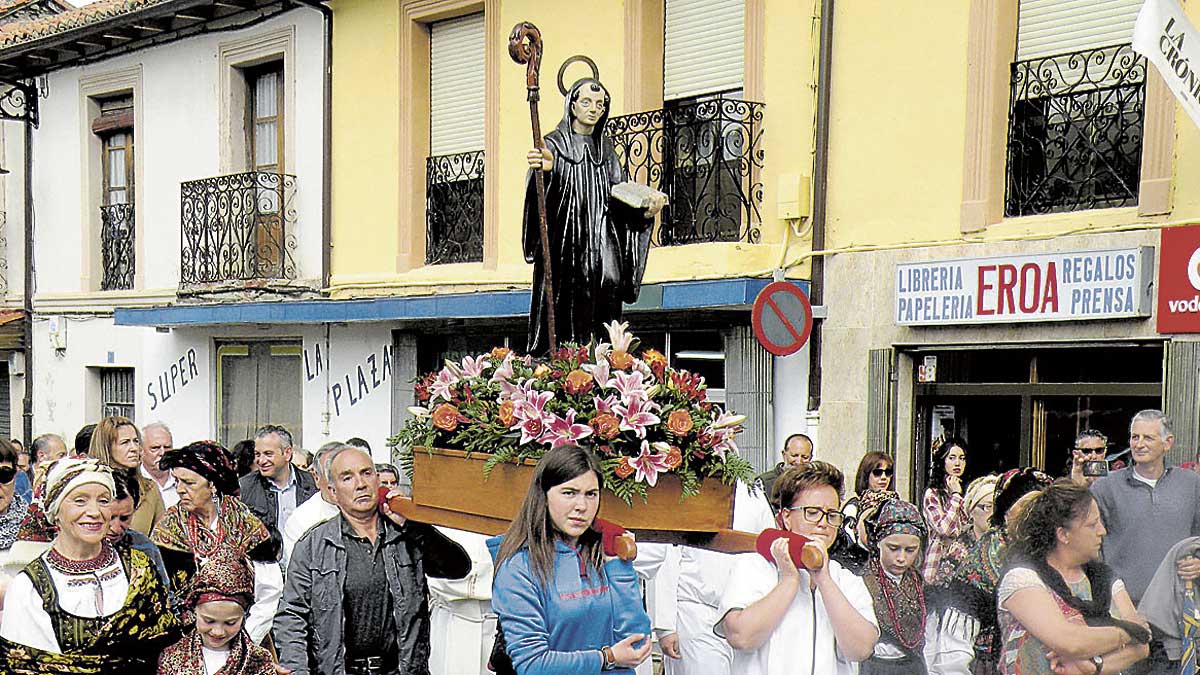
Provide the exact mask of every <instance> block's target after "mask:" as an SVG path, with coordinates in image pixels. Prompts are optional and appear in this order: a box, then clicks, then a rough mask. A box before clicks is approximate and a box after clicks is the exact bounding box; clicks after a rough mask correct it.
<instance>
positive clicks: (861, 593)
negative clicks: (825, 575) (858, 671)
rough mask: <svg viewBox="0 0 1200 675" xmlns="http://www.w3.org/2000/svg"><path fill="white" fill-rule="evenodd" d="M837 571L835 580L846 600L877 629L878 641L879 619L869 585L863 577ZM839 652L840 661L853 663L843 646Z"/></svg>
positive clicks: (877, 637) (877, 638) (849, 572)
mask: <svg viewBox="0 0 1200 675" xmlns="http://www.w3.org/2000/svg"><path fill="white" fill-rule="evenodd" d="M835 564H836V563H835ZM833 571H835V570H832V569H831V570H830V572H833ZM837 571H839V572H840V574H838V575H837V576H836V577H834V580H835V581H837V586H838V588H839V589H841V591H842V595H844V596H846V600H848V601H849V602H850V606H851V607H853V608H854V609H855V611H857V612H858V615H859V616H861V617H862V618H864V619H866V620H867V622H868V623H870V624H871V625H872V626H874V627H875V639H876V640H877V641H878V640H879V619H877V618H876V617H875V600H874V598H872V597H871V591H868V590H867V585H866V584H865V583H863V580H862V577H860V576H857V575H855V574H854V573H853V572H851V571H849V570H846V569H841V570H837ZM835 644H836V641H835ZM837 652H838V659H839V660H841V661H843V662H845V663H851V661H850V659H849V658H847V657H846V655H845V654H843V653H842V646H841V645H840V644H838V645H837Z"/></svg>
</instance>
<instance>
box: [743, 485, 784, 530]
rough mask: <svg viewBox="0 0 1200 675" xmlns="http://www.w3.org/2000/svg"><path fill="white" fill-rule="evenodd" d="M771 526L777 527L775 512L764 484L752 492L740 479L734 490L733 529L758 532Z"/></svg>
mask: <svg viewBox="0 0 1200 675" xmlns="http://www.w3.org/2000/svg"><path fill="white" fill-rule="evenodd" d="M771 527H775V513H774V512H773V511H771V504H770V502H768V501H767V496H766V494H764V491H763V488H762V485H758V486H757V489H756V490H755V491H754V492H753V493H751V492H750V488H749V487H747V486H746V484H745V483H743V482H741V481H738V483H737V487H736V488H735V489H734V492H733V529H735V530H738V531H741V532H752V533H755V534H757V533H759V532H762V531H763V530H765V529H767V528H771Z"/></svg>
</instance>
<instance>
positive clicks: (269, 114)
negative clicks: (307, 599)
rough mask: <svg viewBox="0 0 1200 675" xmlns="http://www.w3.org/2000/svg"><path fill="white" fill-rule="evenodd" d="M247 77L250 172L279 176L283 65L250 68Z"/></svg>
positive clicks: (281, 156) (280, 62)
mask: <svg viewBox="0 0 1200 675" xmlns="http://www.w3.org/2000/svg"><path fill="white" fill-rule="evenodd" d="M245 77H246V90H247V91H246V134H247V139H246V151H247V152H248V153H249V157H248V161H247V165H248V166H249V167H250V170H251V171H270V172H272V173H282V172H283V170H284V168H283V167H284V161H283V160H284V157H283V147H284V145H283V140H284V139H283V135H284V134H283V109H284V102H283V62H282V61H276V62H274V63H269V64H266V65H262V66H256V67H254V68H249V69H247V70H246V73H245Z"/></svg>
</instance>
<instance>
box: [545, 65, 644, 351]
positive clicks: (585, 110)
mask: <svg viewBox="0 0 1200 675" xmlns="http://www.w3.org/2000/svg"><path fill="white" fill-rule="evenodd" d="M609 101H610V98H609V94H608V91H607V90H606V89H605V88H604V85H602V84H600V81H599V80H598V79H596V78H584V79H581V80H579V81H578V82H576V83H575V84H574V85H573V86H572V87H571V89H570V90H569V91H568V92H567V93H566V101H565V105H564V108H565V111H564V113H563V118H562V121H561V122H559V123H558V126H557V127H555V129H554V130H553V131H551V132H550V133H548V134H546V136H545V146H546V147H545V148H544V149H542V150H538V149H534V150H531V151H529V153H528V160H529V166H530V174H529V179H528V180H526V190H525V228H524V237H523V241H524V248H525V261H526V262H530V263H533V296H532V298H531V300H530V308H529V344H528V353H530V354H535V355H541V354H545V353H546V352H547V351H548V350H549V348H550V340H549V335H548V328H547V316H548V312H551V311H553V312H554V323H555V332H556V336H555V337H556V340H557V341H558V342H560V343H564V342H575V343H578V344H586V343H587V342H589V341H590V340H592V339H593V338H595V337H596V336H598V335H604V334H605V333H604V329H603V325H604V324H605V323H607V322H609V321H613V320H615V319H619V318H620V317H621V304H622V303H624V302H634V301H636V300H637V297H638V291H639V289H640V287H641V283H642V275H643V273H644V272H645V271H646V257H647V255H648V253H649V249H650V232H651V230H652V229H653V225H654V217H655V215H657V214H658V212H659V211H661V210H662V208H663V207H664V206H666V204H667V196H666V195H665V194H663V193H661V192H658V191H657V190H651V189H649V188H646V187H645V186H638V185H636V184H631V183H629V182H628V181H629V177H628V175H627V173H626V171H625V168H624V167H623V166H622V165H621V163H620V161H619V160H618V159H617V155H616V152H615V151H614V150H613V144H612V141H611V140H610V139H609V138H608V136H607V135H606V134H605V133H604V127H605V123H606V122H607V121H608V112H609V109H610V108H609ZM539 169H540V170H541V171H543V172H544V178H545V184H546V226H547V230H548V232H549V235H550V273H551V280H552V286H553V291H554V302H553V305H554V306H553V307H548V306H547V303H546V293H545V289H544V286H543V284H544V281H545V277H544V266H543V261H542V249H541V239H540V236H541V235H540V233H539V224H538V208H537V196H536V193H535V190H534V181H533V171H537V170H539ZM618 186H620V187H618ZM614 188H618V189H617V191H616V193H617V194H618V195H619V196H617V197H615V196H614ZM638 188H641V189H640V190H638ZM630 192H632V193H634V195H635V196H632V197H631V196H630ZM631 204H632V205H631Z"/></svg>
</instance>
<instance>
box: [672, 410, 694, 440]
mask: <svg viewBox="0 0 1200 675" xmlns="http://www.w3.org/2000/svg"><path fill="white" fill-rule="evenodd" d="M694 426H695V424H694V423H693V422H692V416H691V415H689V414H688V411H686V410H674V411H672V412H671V414H670V415H668V416H667V430H668V431H670V432H671V433H673V434H675V435H676V436H683V435H685V434H687V432H689V431H691V430H692V427H694Z"/></svg>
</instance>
